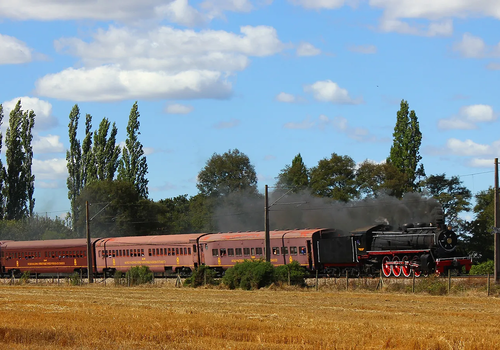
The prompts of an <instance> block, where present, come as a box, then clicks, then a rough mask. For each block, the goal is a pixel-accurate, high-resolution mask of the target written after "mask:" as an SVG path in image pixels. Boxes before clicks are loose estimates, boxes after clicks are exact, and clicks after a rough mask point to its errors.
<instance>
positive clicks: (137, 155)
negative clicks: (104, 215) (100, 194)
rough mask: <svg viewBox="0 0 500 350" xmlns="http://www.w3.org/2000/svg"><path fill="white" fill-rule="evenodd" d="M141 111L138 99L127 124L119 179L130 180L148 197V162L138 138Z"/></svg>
mask: <svg viewBox="0 0 500 350" xmlns="http://www.w3.org/2000/svg"><path fill="white" fill-rule="evenodd" d="M139 117H140V114H139V111H138V107H137V101H136V102H135V103H134V105H133V106H132V109H131V110H130V115H129V119H128V125H127V139H126V140H125V147H124V148H123V151H122V153H123V154H122V158H121V160H120V163H119V167H118V179H119V180H124V181H129V182H131V183H133V184H134V186H135V187H136V189H137V191H138V192H139V194H140V196H141V197H142V198H147V197H148V179H146V174H147V173H148V163H147V161H146V156H145V155H144V150H143V149H142V144H141V142H140V141H139V139H138V135H140V134H141V133H140V132H139V127H140V125H141V124H140V123H139Z"/></svg>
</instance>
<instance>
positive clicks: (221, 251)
mask: <svg viewBox="0 0 500 350" xmlns="http://www.w3.org/2000/svg"><path fill="white" fill-rule="evenodd" d="M220 256H226V248H221V249H220Z"/></svg>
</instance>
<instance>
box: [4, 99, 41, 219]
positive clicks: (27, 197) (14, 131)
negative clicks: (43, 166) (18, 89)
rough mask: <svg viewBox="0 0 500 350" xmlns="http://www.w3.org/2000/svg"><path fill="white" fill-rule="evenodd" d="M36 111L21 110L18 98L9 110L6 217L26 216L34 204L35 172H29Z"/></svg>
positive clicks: (6, 140)
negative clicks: (33, 173)
mask: <svg viewBox="0 0 500 350" xmlns="http://www.w3.org/2000/svg"><path fill="white" fill-rule="evenodd" d="M34 121H35V113H34V112H33V111H29V112H26V113H24V112H23V111H22V109H21V100H19V101H18V102H17V104H16V106H15V107H14V109H13V110H12V111H11V112H10V118H9V127H8V128H7V132H6V137H5V143H6V146H7V152H6V155H5V156H6V161H7V175H6V191H5V193H6V198H5V200H6V202H7V205H6V218H7V219H8V220H20V219H23V218H25V217H26V216H28V215H29V214H30V213H31V212H32V210H33V206H34V199H33V197H32V196H33V191H34V187H33V186H34V176H33V175H32V173H31V162H32V158H33V151H32V149H31V140H32V137H33V136H32V128H33V126H34Z"/></svg>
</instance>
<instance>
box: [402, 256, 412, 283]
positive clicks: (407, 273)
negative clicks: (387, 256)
mask: <svg viewBox="0 0 500 350" xmlns="http://www.w3.org/2000/svg"><path fill="white" fill-rule="evenodd" d="M401 261H402V262H403V266H401V271H402V272H403V276H405V277H406V278H408V277H410V276H411V267H410V266H409V265H408V264H409V263H410V259H409V258H408V256H407V255H405V256H403V259H401Z"/></svg>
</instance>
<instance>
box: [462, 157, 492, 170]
mask: <svg viewBox="0 0 500 350" xmlns="http://www.w3.org/2000/svg"><path fill="white" fill-rule="evenodd" d="M493 164H495V160H494V159H493V158H472V159H470V160H469V161H468V162H467V165H468V166H471V167H475V168H490V169H491V167H492V166H493Z"/></svg>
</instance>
